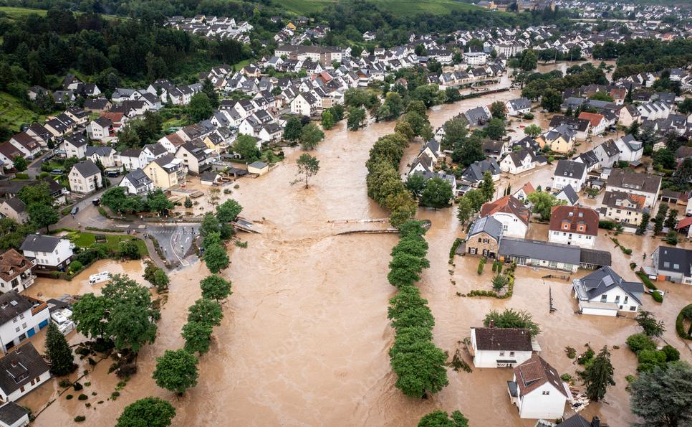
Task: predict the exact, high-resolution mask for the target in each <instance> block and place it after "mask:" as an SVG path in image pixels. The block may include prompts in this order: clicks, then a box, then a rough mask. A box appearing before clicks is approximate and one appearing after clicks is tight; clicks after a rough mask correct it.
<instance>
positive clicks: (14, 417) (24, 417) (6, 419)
mask: <svg viewBox="0 0 692 427" xmlns="http://www.w3.org/2000/svg"><path fill="white" fill-rule="evenodd" d="M29 422H30V421H29V411H27V410H26V409H25V408H24V407H23V406H19V405H17V404H16V403H14V402H7V403H5V404H4V405H2V406H0V427H25V426H27V425H29Z"/></svg>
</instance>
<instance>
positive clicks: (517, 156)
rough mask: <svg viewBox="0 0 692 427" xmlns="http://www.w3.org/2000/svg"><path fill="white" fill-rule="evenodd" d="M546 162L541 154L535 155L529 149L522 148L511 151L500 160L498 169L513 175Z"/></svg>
mask: <svg viewBox="0 0 692 427" xmlns="http://www.w3.org/2000/svg"><path fill="white" fill-rule="evenodd" d="M546 163H547V159H546V158H545V157H543V156H537V155H536V154H535V153H534V152H533V151H532V150H531V149H529V148H522V149H520V150H515V151H512V152H511V153H509V154H507V155H506V156H505V157H504V158H503V159H502V161H500V169H501V170H502V172H508V173H511V174H513V175H515V174H518V173H523V172H526V171H530V170H532V169H534V168H536V167H537V166H540V165H544V164H546Z"/></svg>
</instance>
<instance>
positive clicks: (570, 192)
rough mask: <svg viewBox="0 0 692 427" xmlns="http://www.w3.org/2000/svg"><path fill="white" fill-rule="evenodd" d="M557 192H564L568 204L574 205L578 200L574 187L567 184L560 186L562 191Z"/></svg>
mask: <svg viewBox="0 0 692 427" xmlns="http://www.w3.org/2000/svg"><path fill="white" fill-rule="evenodd" d="M559 194H564V195H565V197H567V200H568V201H569V204H570V205H574V204H575V203H577V201H579V195H578V194H577V193H576V192H575V191H574V188H572V186H571V185H567V186H565V187H562V191H560V193H558V195H559Z"/></svg>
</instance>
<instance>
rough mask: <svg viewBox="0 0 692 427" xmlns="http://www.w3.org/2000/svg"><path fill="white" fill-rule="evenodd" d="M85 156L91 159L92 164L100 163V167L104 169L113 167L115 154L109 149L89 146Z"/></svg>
mask: <svg viewBox="0 0 692 427" xmlns="http://www.w3.org/2000/svg"><path fill="white" fill-rule="evenodd" d="M86 156H87V158H89V159H91V161H92V162H94V164H96V163H97V162H101V165H102V166H103V167H105V168H112V167H113V166H115V157H116V153H115V150H114V149H112V148H111V147H101V146H91V145H90V146H88V147H87V149H86Z"/></svg>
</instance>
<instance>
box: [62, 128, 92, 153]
mask: <svg viewBox="0 0 692 427" xmlns="http://www.w3.org/2000/svg"><path fill="white" fill-rule="evenodd" d="M63 146H64V150H65V156H67V157H76V158H78V159H83V158H85V157H86V147H87V139H86V137H85V136H84V135H81V134H74V135H71V136H69V137H67V138H65V142H63Z"/></svg>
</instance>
